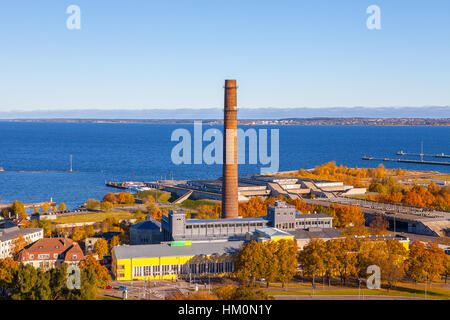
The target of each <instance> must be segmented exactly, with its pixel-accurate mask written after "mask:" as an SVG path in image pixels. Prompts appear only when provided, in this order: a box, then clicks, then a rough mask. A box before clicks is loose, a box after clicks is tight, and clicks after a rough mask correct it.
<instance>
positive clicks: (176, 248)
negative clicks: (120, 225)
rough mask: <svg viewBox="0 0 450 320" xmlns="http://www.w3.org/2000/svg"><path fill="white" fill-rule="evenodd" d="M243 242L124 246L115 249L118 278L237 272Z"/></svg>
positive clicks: (115, 266) (113, 263)
mask: <svg viewBox="0 0 450 320" xmlns="http://www.w3.org/2000/svg"><path fill="white" fill-rule="evenodd" d="M243 243H244V242H243V241H222V242H204V243H191V242H190V241H173V242H171V243H164V244H152V245H135V246H128V245H122V246H117V247H114V248H113V250H112V271H113V274H114V276H115V278H116V280H145V279H147V280H161V279H176V278H178V277H180V276H189V275H203V274H221V273H227V272H232V271H234V255H235V254H236V253H237V252H238V251H239V249H240V248H241V246H242V244H243Z"/></svg>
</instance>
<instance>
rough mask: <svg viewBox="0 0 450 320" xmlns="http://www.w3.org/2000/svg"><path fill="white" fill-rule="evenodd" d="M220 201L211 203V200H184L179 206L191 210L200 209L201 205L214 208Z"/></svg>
mask: <svg viewBox="0 0 450 320" xmlns="http://www.w3.org/2000/svg"><path fill="white" fill-rule="evenodd" d="M219 203H220V201H212V200H190V199H188V200H186V201H183V202H182V203H181V204H180V206H182V207H184V208H187V209H192V210H196V209H197V208H198V207H200V206H201V205H208V206H216V205H217V204H219Z"/></svg>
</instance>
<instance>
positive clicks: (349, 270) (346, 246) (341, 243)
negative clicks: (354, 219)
mask: <svg viewBox="0 0 450 320" xmlns="http://www.w3.org/2000/svg"><path fill="white" fill-rule="evenodd" d="M330 241H334V242H336V249H337V250H336V252H335V256H336V266H335V269H336V272H337V274H338V275H339V277H340V279H341V282H343V283H344V285H345V284H346V283H347V280H348V278H350V277H352V276H355V275H356V274H357V271H358V270H357V261H358V260H357V259H358V254H357V242H356V240H355V239H354V238H351V237H345V238H343V239H342V238H339V239H332V240H330Z"/></svg>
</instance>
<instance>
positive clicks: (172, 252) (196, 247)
mask: <svg viewBox="0 0 450 320" xmlns="http://www.w3.org/2000/svg"><path fill="white" fill-rule="evenodd" d="M243 243H244V242H243V241H223V242H205V243H192V244H191V245H190V246H174V247H172V246H170V244H167V243H162V244H149V245H134V246H127V245H122V246H117V247H114V248H113V252H114V254H115V256H116V259H117V260H120V259H137V258H148V257H179V256H185V257H191V256H198V255H223V254H235V253H237V252H238V251H239V249H240V247H241V246H242V244H243Z"/></svg>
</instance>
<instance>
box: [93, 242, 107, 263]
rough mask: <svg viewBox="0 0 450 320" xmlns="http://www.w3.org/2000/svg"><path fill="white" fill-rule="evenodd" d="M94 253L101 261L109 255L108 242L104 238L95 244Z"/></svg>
mask: <svg viewBox="0 0 450 320" xmlns="http://www.w3.org/2000/svg"><path fill="white" fill-rule="evenodd" d="M94 251H95V253H96V254H97V255H98V258H99V259H100V260H101V259H103V256H105V255H107V254H108V241H106V240H105V239H103V238H100V239H98V240H97V241H96V242H95V245H94Z"/></svg>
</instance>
